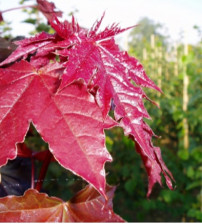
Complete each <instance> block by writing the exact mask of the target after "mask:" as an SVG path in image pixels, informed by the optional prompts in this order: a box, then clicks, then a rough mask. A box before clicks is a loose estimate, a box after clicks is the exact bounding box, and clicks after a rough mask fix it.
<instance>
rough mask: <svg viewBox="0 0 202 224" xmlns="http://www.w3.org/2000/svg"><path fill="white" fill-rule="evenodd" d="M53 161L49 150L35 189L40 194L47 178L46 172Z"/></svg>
mask: <svg viewBox="0 0 202 224" xmlns="http://www.w3.org/2000/svg"><path fill="white" fill-rule="evenodd" d="M51 159H52V154H51V153H50V151H49V150H48V151H47V156H46V158H45V160H44V162H43V164H42V167H41V170H40V174H39V178H38V180H37V183H36V186H35V189H36V190H37V191H39V192H40V190H41V187H42V185H43V181H44V178H45V176H46V172H47V170H48V166H49V164H50V161H51Z"/></svg>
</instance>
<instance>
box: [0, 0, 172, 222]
mask: <svg viewBox="0 0 202 224" xmlns="http://www.w3.org/2000/svg"><path fill="white" fill-rule="evenodd" d="M37 2H38V5H37V6H34V7H37V8H38V9H39V10H40V11H41V12H42V13H43V14H44V15H45V17H46V18H47V20H48V22H49V24H50V25H51V26H52V28H53V29H54V30H55V34H47V33H45V32H42V33H39V34H37V35H36V36H34V37H31V38H27V39H23V40H20V41H16V42H15V44H16V45H17V46H18V47H17V49H16V50H15V51H14V52H13V53H12V54H11V55H10V56H9V57H7V58H6V60H4V61H3V62H1V63H0V66H1V68H0V142H1V145H0V150H1V155H0V165H1V166H4V165H6V163H7V162H8V160H12V159H15V158H16V157H17V156H23V157H28V158H35V159H41V158H42V157H43V158H45V160H44V168H43V169H42V171H41V174H40V177H39V179H41V180H42V179H43V178H44V175H45V173H46V170H47V167H48V164H49V163H50V162H51V160H52V161H57V162H58V163H59V164H60V165H61V166H63V167H64V168H66V169H68V170H70V171H71V172H73V173H74V174H76V175H78V176H80V177H82V178H83V179H84V180H86V181H87V182H88V183H89V184H90V185H89V186H88V187H87V188H85V189H84V190H83V191H81V192H80V193H78V194H77V195H76V196H75V198H74V199H72V200H71V201H70V202H62V201H61V200H60V199H56V198H49V197H48V196H47V195H45V194H41V193H39V192H40V190H41V185H42V183H41V184H36V185H35V186H34V184H33V183H32V187H33V188H35V189H36V190H33V189H29V190H27V191H26V192H25V194H24V196H20V197H17V196H11V197H6V198H1V199H0V204H1V208H2V209H1V211H0V220H3V221H6V220H7V218H8V217H10V218H9V220H10V221H11V220H12V221H119V222H120V221H123V220H122V219H121V218H120V217H119V216H118V215H116V214H115V213H113V210H112V197H113V192H114V188H111V187H107V188H106V180H105V176H106V175H105V169H104V165H105V163H106V162H110V161H112V158H111V156H110V154H109V152H108V151H107V149H106V146H105V134H104V130H105V129H109V128H112V127H115V126H119V127H121V128H123V130H124V134H125V135H127V136H129V137H130V138H131V139H132V140H133V141H134V142H135V144H136V150H137V152H138V153H139V154H140V155H141V157H142V160H143V163H144V165H145V168H146V170H147V173H148V179H149V183H148V193H147V196H149V195H150V194H151V191H152V187H153V185H154V184H155V183H156V182H158V183H159V184H160V185H161V184H162V183H161V174H163V175H164V177H165V179H166V183H167V186H168V187H169V188H170V189H172V180H174V179H173V176H172V174H171V172H170V171H169V170H168V168H167V167H166V165H165V164H164V162H163V160H162V157H161V152H160V149H159V148H158V147H154V146H153V144H152V141H151V139H152V137H153V136H155V134H154V133H153V131H152V130H151V128H150V127H149V126H148V125H147V124H146V122H145V121H144V118H147V119H149V118H150V116H149V114H148V113H147V111H146V109H145V107H144V103H143V99H144V98H145V99H147V100H149V101H151V100H150V99H149V98H148V97H147V96H146V94H145V93H144V91H143V89H142V87H147V88H152V89H155V90H157V91H160V92H161V90H160V89H159V88H158V87H157V86H156V85H155V83H154V82H153V81H152V80H150V79H149V77H148V76H147V75H146V73H145V71H144V69H143V66H142V65H141V64H140V63H139V61H138V60H137V59H135V58H133V57H130V56H129V55H128V53H127V52H123V51H121V50H120V49H119V47H118V46H117V45H116V43H115V40H114V36H115V35H117V34H119V33H121V32H124V31H125V30H127V29H129V28H127V29H121V28H119V26H118V25H117V24H113V25H112V26H109V27H107V28H105V29H104V30H103V31H99V27H100V24H101V22H102V20H103V18H104V15H103V16H102V18H101V19H100V20H98V21H96V22H95V24H94V25H93V27H92V28H91V29H89V30H88V29H85V28H82V27H80V26H79V25H78V23H77V22H76V21H75V19H74V17H72V21H71V22H68V21H64V22H61V21H60V20H59V19H58V17H60V16H61V12H60V11H56V9H55V6H54V4H53V3H49V2H47V1H45V0H38V1H37ZM151 102H152V103H154V102H153V101H151ZM110 112H111V113H110ZM109 114H110V115H109ZM30 123H32V124H33V125H34V126H35V128H36V130H37V131H38V133H39V134H40V135H41V137H42V138H43V140H44V141H45V142H47V143H48V146H49V151H47V152H45V153H46V155H45V157H44V152H39V153H38V154H37V155H36V154H34V153H33V152H32V151H31V150H30V149H28V148H27V147H26V146H25V144H23V142H24V139H25V136H26V134H27V131H28V129H29V126H30ZM42 160H43V159H42ZM92 186H93V187H94V188H93V187H92ZM38 191H39V192H38ZM98 192H99V193H98ZM41 198H43V199H41ZM33 199H34V200H33ZM32 200H33V202H31V204H29V203H30V201H32ZM41 200H42V202H41ZM21 203H22V205H21ZM11 204H12V206H11ZM77 204H78V205H77ZM85 206H86V207H85ZM100 206H101V207H102V208H101V207H100ZM84 207H85V209H84ZM41 208H43V209H45V211H46V212H45V214H44V215H41V210H40V209H41ZM87 208H88V209H87ZM33 214H34V215H33Z"/></svg>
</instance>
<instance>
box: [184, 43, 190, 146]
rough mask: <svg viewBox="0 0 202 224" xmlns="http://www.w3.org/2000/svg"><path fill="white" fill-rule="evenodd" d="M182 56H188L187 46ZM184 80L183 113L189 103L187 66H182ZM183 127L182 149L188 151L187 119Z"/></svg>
mask: <svg viewBox="0 0 202 224" xmlns="http://www.w3.org/2000/svg"><path fill="white" fill-rule="evenodd" d="M184 55H185V56H187V55H188V45H187V44H185V47H184ZM183 70H184V72H183V73H184V78H183V111H184V113H186V112H187V107H188V103H189V95H188V86H189V77H188V75H187V65H186V64H185V65H184V68H183ZM183 127H184V148H185V149H187V150H188V148H189V125H188V120H187V118H184V119H183Z"/></svg>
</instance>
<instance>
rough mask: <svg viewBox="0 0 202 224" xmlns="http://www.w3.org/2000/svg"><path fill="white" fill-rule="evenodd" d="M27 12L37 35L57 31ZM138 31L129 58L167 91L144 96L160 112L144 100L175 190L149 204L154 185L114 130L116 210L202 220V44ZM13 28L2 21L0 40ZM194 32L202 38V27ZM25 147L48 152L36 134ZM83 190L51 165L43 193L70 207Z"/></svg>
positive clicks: (110, 167)
mask: <svg viewBox="0 0 202 224" xmlns="http://www.w3.org/2000/svg"><path fill="white" fill-rule="evenodd" d="M21 2H22V3H23V2H24V1H21ZM24 13H26V14H27V19H26V20H25V22H27V23H31V24H33V31H32V32H31V34H35V33H37V32H40V31H42V30H45V31H46V32H51V33H52V32H53V30H52V29H50V28H49V27H48V25H47V24H46V23H44V22H43V20H41V19H40V15H39V13H38V11H37V10H36V9H24ZM139 24H141V25H140V26H138V27H136V28H134V29H133V30H132V31H131V33H130V34H129V38H128V42H127V46H128V51H129V54H130V55H132V56H135V57H136V58H138V59H139V61H140V62H141V63H142V64H143V65H144V68H145V70H146V73H147V74H148V76H149V77H150V78H151V79H152V80H154V81H155V83H156V84H157V85H158V86H159V87H160V88H161V89H162V90H163V92H164V94H159V93H157V92H155V91H153V90H148V89H145V92H146V93H147V95H148V96H149V98H151V99H152V100H154V101H156V102H157V103H158V104H159V106H160V109H158V108H157V107H156V106H154V105H153V104H151V103H150V102H147V101H145V106H146V108H147V109H148V112H149V114H150V115H151V117H152V120H147V121H146V122H148V123H149V125H150V126H151V127H152V129H153V130H154V132H155V133H156V134H157V135H158V136H161V137H160V138H158V139H153V142H154V144H155V145H157V146H160V147H161V150H162V155H163V158H164V161H165V163H166V164H167V166H168V168H169V169H170V170H171V172H172V173H173V176H174V178H175V180H176V182H175V183H174V185H175V190H174V191H170V190H169V189H168V188H167V187H166V185H165V184H164V188H160V186H158V185H156V186H155V187H154V189H153V193H152V195H151V196H150V198H149V199H147V198H146V192H147V184H148V182H147V175H146V172H145V170H144V166H143V164H142V162H141V158H140V156H139V155H138V154H137V153H136V152H135V147H134V144H133V142H132V141H131V140H130V139H128V138H127V137H125V136H124V135H123V132H122V130H121V129H119V128H114V129H112V130H108V131H106V135H107V137H106V145H107V148H108V150H109V151H110V153H111V155H112V157H113V159H114V160H113V162H112V163H111V164H109V163H108V164H106V171H107V181H108V183H109V184H112V185H117V190H116V193H115V198H114V210H115V212H117V213H118V214H119V215H120V216H122V217H123V218H124V219H125V220H127V221H133V222H136V221H138V222H166V221H169V222H181V221H182V222H185V221H186V222H189V221H190V222H194V221H202V206H201V205H202V192H201V186H202V146H201V145H202V144H201V139H202V137H201V136H202V115H201V113H202V104H201V102H202V92H201V89H202V69H201V57H202V48H201V43H202V41H200V42H198V43H196V44H195V45H188V44H186V43H182V42H181V41H178V42H177V43H175V44H173V43H170V42H169V38H168V37H167V36H166V35H165V36H164V35H163V34H162V33H160V32H159V28H162V25H161V24H156V23H154V22H153V21H152V20H150V19H149V18H143V19H141V21H139ZM11 29H12V27H11V26H10V25H9V23H7V22H6V21H4V22H1V25H0V30H1V36H2V37H4V38H6V39H8V40H10V39H12V38H14V37H12V35H11V33H10V30H11ZM193 29H195V31H196V32H197V33H198V35H199V36H200V38H201V30H200V28H199V27H197V26H195V27H193ZM22 35H23V34H22ZM32 128H33V127H32ZM26 143H27V145H28V146H29V147H30V148H32V149H33V150H35V149H37V150H38V149H42V150H44V149H45V148H46V147H47V146H46V144H45V143H44V142H43V141H42V140H41V139H40V136H39V135H38V134H37V133H35V135H34V136H33V135H32V136H29V137H27V139H26ZM38 165H39V167H40V164H38ZM85 184H86V183H85V182H84V181H82V180H81V179H80V178H78V177H76V176H74V175H72V174H71V173H70V172H68V171H66V170H65V169H63V168H62V167H60V166H59V165H58V164H56V163H52V164H51V165H50V167H49V170H48V174H47V177H46V179H45V180H44V191H46V192H47V193H49V195H53V196H58V197H60V198H62V199H64V200H68V199H69V198H70V197H71V196H72V195H73V194H74V193H75V192H77V191H78V190H79V189H81V188H82V187H83V186H85Z"/></svg>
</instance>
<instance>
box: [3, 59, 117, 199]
mask: <svg viewBox="0 0 202 224" xmlns="http://www.w3.org/2000/svg"><path fill="white" fill-rule="evenodd" d="M62 70H63V67H62V65H61V64H57V63H54V64H49V65H48V66H46V67H43V68H41V69H40V70H38V71H36V69H35V68H34V67H33V66H31V65H30V64H29V63H28V62H26V61H23V60H22V61H21V62H19V63H16V64H14V65H12V66H11V67H9V68H6V69H0V89H1V91H0V142H4V144H1V145H0V151H1V155H0V165H1V166H2V165H4V164H6V162H7V160H8V159H14V158H15V157H16V155H17V150H16V149H15V147H16V144H17V143H20V142H23V141H24V138H25V135H26V132H27V130H28V128H29V124H30V122H32V123H33V124H34V126H35V127H36V129H37V130H38V132H39V133H40V134H41V136H42V138H43V139H44V141H46V142H47V143H48V144H49V149H50V151H51V152H52V153H53V155H54V157H55V159H56V160H57V161H58V162H59V163H60V164H61V165H62V166H64V167H65V168H66V169H69V170H71V171H72V172H74V173H76V174H77V175H80V176H81V177H82V178H83V179H85V180H87V181H88V182H89V183H91V184H92V185H93V186H94V187H95V188H96V189H97V190H98V191H99V192H100V193H101V194H103V195H105V171H104V163H105V162H106V161H111V156H110V155H109V153H108V151H107V150H106V147H105V136H104V128H110V127H112V126H114V125H115V122H114V121H113V120H112V119H110V118H109V117H107V118H106V119H105V120H103V117H102V113H101V111H100V109H99V107H98V106H97V105H96V103H95V100H94V98H93V96H92V95H90V94H89V93H88V92H87V90H86V86H85V85H84V84H83V83H82V81H81V80H80V81H76V82H74V83H72V84H71V85H69V86H67V87H66V88H63V90H61V91H57V90H58V86H59V83H60V75H61V74H60V73H61V71H62Z"/></svg>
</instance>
